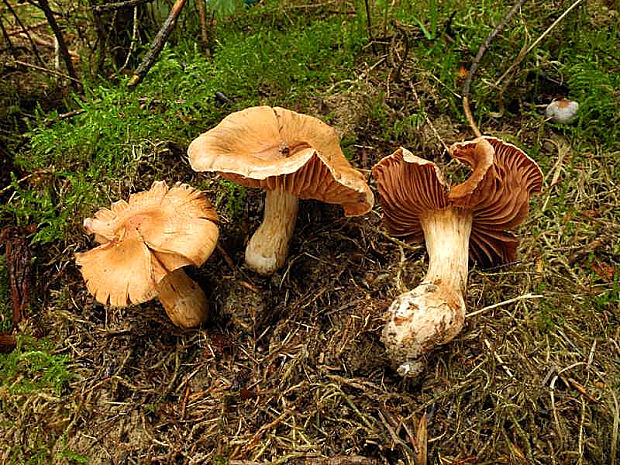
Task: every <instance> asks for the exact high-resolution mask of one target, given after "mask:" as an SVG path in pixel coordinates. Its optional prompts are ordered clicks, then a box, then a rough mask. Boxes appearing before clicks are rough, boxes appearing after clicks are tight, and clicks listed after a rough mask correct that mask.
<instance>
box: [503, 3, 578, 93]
mask: <svg viewBox="0 0 620 465" xmlns="http://www.w3.org/2000/svg"><path fill="white" fill-rule="evenodd" d="M581 1H582V0H576V1H575V3H573V4H572V5H571V6H569V7H568V8H567V9H566V11H565V12H564V13H562V14H561V15H560V17H559V18H558V19H556V20H555V21H554V22H553V23H552V24H551V26H549V27H548V28H547V30H546V31H545V32H543V33H542V34H541V35H540V37H539V38H538V39H536V40H535V41H534V43H533V44H532V45H530V46H529V47H528V48H527V49H526V50H525V52H523V53H520V54H519V56H518V57H517V59H516V60H515V62H514V63H513V64H512V65H510V67H509V68H508V69H507V70H506V71H505V72H504V74H502V75H501V76H500V77H499V79H498V80H497V81H496V82H495V85H496V86H499V83H500V82H502V81H503V80H504V78H505V77H506V76H507V75H508V74H510V73H511V72H512V70H513V69H514V68H516V67H517V66H519V64H520V63H521V62H522V61H523V59H524V58H525V56H526V55H527V54H528V53H530V52H531V51H532V50H533V49H534V48H535V47H536V46H537V45H538V44H539V43H540V42H541V41H542V40H543V39H544V38H545V37H546V36H547V35H548V34H549V33H550V32H551V31H552V30H553V29H554V28H555V27H556V26H557V25H558V24H559V23H560V21H562V20H563V19H564V18H565V17H566V15H567V14H569V13H570V12H571V11H572V10H573V9H574V8H575V7H576V6H577V5H579V4H580V3H581Z"/></svg>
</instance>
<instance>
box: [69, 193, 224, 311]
mask: <svg viewBox="0 0 620 465" xmlns="http://www.w3.org/2000/svg"><path fill="white" fill-rule="evenodd" d="M217 221H218V220H217V215H216V213H215V211H214V210H213V207H212V206H211V203H210V202H209V200H208V199H207V198H206V196H205V195H204V194H203V193H202V192H200V191H198V190H196V189H193V188H191V187H189V186H187V185H185V184H177V185H175V186H174V187H172V188H168V186H167V185H166V183H165V182H155V183H153V186H152V187H151V189H150V190H148V191H145V192H140V193H137V194H133V195H131V196H130V197H129V201H128V202H126V201H124V200H121V201H118V202H115V203H113V204H112V206H111V208H110V209H107V208H102V209H100V210H99V211H98V212H97V213H96V214H95V216H94V218H92V219H91V218H88V219H86V220H85V222H84V226H85V228H86V230H87V231H88V232H90V233H93V234H95V238H96V239H97V240H98V242H101V243H102V245H100V246H99V247H96V248H95V249H92V250H90V251H88V252H84V253H77V254H76V262H77V263H78V265H80V266H81V272H82V275H83V277H84V280H85V281H86V285H87V288H88V290H89V291H90V292H91V294H93V296H95V298H96V299H97V300H98V301H99V302H102V303H104V304H105V303H108V300H109V302H110V304H111V305H115V306H124V305H127V304H128V303H129V302H131V303H134V304H137V303H141V302H145V301H147V300H150V299H151V298H153V296H154V295H155V290H154V285H155V284H156V283H158V282H159V281H160V280H161V279H162V278H163V277H164V276H165V275H166V274H167V273H169V272H171V271H173V270H176V269H178V268H181V267H183V266H186V265H195V266H200V265H201V264H202V263H204V262H205V261H206V259H207V258H208V257H209V256H210V255H211V253H212V252H213V249H214V248H215V245H216V242H217V238H218V234H219V233H218V228H217Z"/></svg>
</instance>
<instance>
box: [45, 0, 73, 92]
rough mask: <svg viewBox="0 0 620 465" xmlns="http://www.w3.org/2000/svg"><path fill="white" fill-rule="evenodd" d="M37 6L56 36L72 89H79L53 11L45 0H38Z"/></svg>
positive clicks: (67, 50)
mask: <svg viewBox="0 0 620 465" xmlns="http://www.w3.org/2000/svg"><path fill="white" fill-rule="evenodd" d="M37 6H38V7H39V8H40V9H41V10H43V14H44V15H45V18H46V19H47V22H48V23H49V25H50V27H51V28H52V32H53V33H54V37H56V40H57V41H58V49H59V50H60V55H61V56H62V59H63V61H64V62H65V66H66V67H67V73H69V76H71V85H72V86H73V88H74V89H76V90H77V89H79V82H80V80H79V79H78V77H77V74H75V69H73V63H72V62H71V55H69V49H68V48H67V44H66V43H65V39H64V37H63V36H62V32H61V31H60V27H59V26H58V23H57V22H56V18H54V13H53V12H52V10H51V8H50V5H49V3H48V1H47V0H39V3H38V5H37Z"/></svg>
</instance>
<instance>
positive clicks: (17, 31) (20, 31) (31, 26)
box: [9, 21, 47, 36]
mask: <svg viewBox="0 0 620 465" xmlns="http://www.w3.org/2000/svg"><path fill="white" fill-rule="evenodd" d="M46 25H47V21H39V22H38V23H33V24H29V25H28V26H26V27H25V29H26V30H28V31H32V30H33V29H38V28H40V27H41V26H46ZM23 32H24V29H23V28H20V29H15V30H12V31H9V35H10V36H16V35H18V34H23Z"/></svg>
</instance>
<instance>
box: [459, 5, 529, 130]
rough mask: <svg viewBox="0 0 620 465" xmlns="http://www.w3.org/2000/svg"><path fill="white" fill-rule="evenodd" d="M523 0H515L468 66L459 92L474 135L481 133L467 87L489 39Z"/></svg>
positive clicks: (500, 28) (487, 46)
mask: <svg viewBox="0 0 620 465" xmlns="http://www.w3.org/2000/svg"><path fill="white" fill-rule="evenodd" d="M524 1H525V0H517V2H516V3H515V4H514V6H513V7H512V8H511V9H510V11H509V12H508V13H507V14H506V16H505V17H504V19H502V20H501V22H500V23H499V24H498V25H497V26H496V27H495V29H493V31H492V32H491V33H490V34H489V36H488V37H487V38H486V40H485V41H484V42H483V43H482V45H481V46H480V48H479V49H478V53H477V54H476V57H475V58H474V61H473V62H472V64H471V68H469V72H468V73H467V77H466V78H465V82H464V83H463V92H461V94H462V96H463V110H464V111H465V116H466V117H467V122H468V123H469V126H470V127H471V129H472V131H474V134H475V135H476V137H480V136H482V133H481V132H480V129H478V126H477V125H476V122H475V121H474V117H473V116H472V114H471V109H470V108H469V88H470V87H471V81H472V79H473V78H474V74H475V73H476V70H477V69H478V66H479V65H480V60H482V57H483V56H484V53H485V52H486V51H487V48H489V45H491V41H492V40H493V39H494V38H495V36H496V35H497V34H499V33H500V32H501V30H502V29H504V26H506V24H507V23H508V21H510V18H512V16H513V15H514V14H515V13H516V12H517V11H518V10H519V8H521V5H522V4H523V2H524Z"/></svg>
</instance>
